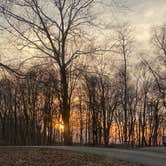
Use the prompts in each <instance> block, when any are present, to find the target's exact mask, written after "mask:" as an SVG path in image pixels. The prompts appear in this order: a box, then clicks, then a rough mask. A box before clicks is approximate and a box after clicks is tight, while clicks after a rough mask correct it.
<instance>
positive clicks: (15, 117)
mask: <svg viewBox="0 0 166 166" xmlns="http://www.w3.org/2000/svg"><path fill="white" fill-rule="evenodd" d="M95 4H96V1H95V0H49V1H47V2H43V1H41V0H15V1H13V0H2V1H1V2H0V16H1V17H2V18H3V21H4V23H3V24H2V25H0V27H1V31H3V33H7V34H8V35H9V36H12V39H13V40H14V42H15V44H16V43H17V42H18V43H17V44H16V46H17V51H19V52H21V53H23V52H24V50H25V51H26V50H27V49H29V50H31V51H29V52H28V57H24V60H23V61H22V62H21V63H19V64H18V66H17V69H16V68H13V67H12V65H13V64H12V62H10V64H4V63H3V62H0V144H3V145H56V144H65V145H70V144H72V143H75V144H81V145H106V146H108V145H110V144H127V145H132V146H135V145H136V146H152V145H160V144H162V136H164V135H166V97H165V93H166V69H165V67H166V25H165V24H163V25H161V26H155V27H153V28H152V31H151V40H150V41H149V46H150V47H151V49H152V50H151V52H148V51H146V50H144V51H143V52H142V51H139V50H140V48H138V47H139V45H138V44H137V41H136V40H135V38H134V28H133V27H132V25H130V24H128V23H124V24H121V25H120V24H119V25H117V26H115V27H114V29H113V30H112V31H113V37H111V39H110V41H108V42H107V43H106V44H105V43H104V44H103V43H100V42H97V43H96V42H95V39H94V36H95V35H94V34H93V33H100V31H97V30H96V31H95V29H99V27H98V26H97V25H96V24H97V22H96V20H95V19H96V18H95V17H94V15H93V14H94V11H93V6H95ZM101 5H102V4H101ZM88 30H89V31H90V32H88ZM91 31H92V32H91ZM94 31H95V32H94ZM89 33H92V36H91V35H90V34H89ZM100 35H101V34H100ZM110 36H111V35H110ZM11 54H12V53H11ZM29 54H30V55H29ZM152 54H153V55H152ZM25 56H26V55H25ZM133 61H134V63H132V62H133Z"/></svg>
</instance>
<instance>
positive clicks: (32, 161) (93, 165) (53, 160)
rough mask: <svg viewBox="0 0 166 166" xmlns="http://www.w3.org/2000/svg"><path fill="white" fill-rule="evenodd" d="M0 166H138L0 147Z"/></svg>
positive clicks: (94, 157) (61, 152)
mask: <svg viewBox="0 0 166 166" xmlns="http://www.w3.org/2000/svg"><path fill="white" fill-rule="evenodd" d="M0 166H138V165H136V164H132V163H128V162H126V161H120V160H115V159H111V158H107V157H104V156H99V155H93V154H89V153H78V152H72V151H65V150H57V149H45V148H44V149H43V148H14V147H0Z"/></svg>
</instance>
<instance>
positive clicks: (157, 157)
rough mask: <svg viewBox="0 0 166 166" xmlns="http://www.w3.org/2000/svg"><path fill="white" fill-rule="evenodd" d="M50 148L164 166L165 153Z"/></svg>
mask: <svg viewBox="0 0 166 166" xmlns="http://www.w3.org/2000/svg"><path fill="white" fill-rule="evenodd" d="M52 148H56V149H64V150H72V151H78V152H87V153H93V154H98V155H104V156H106V157H111V158H116V159H120V160H126V161H129V162H132V163H135V164H143V165H145V166H166V153H159V152H158V153H156V152H147V151H138V150H135V151H134V150H121V149H112V148H94V147H77V146H55V147H52Z"/></svg>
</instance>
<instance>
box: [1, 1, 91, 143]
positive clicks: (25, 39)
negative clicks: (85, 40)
mask: <svg viewBox="0 0 166 166" xmlns="http://www.w3.org/2000/svg"><path fill="white" fill-rule="evenodd" d="M93 2H94V0H48V1H42V0H15V1H13V0H3V1H1V3H0V14H1V16H3V18H4V19H5V23H4V25H3V28H4V29H6V30H7V31H8V32H9V33H12V34H13V35H14V36H17V37H18V36H19V39H21V44H22V47H21V48H25V47H28V48H32V49H35V50H37V52H39V51H40V52H41V53H42V54H44V55H46V56H48V57H50V58H52V59H53V61H54V62H55V64H57V66H58V68H59V76H60V83H61V88H60V91H61V100H62V110H61V114H62V119H63V122H64V144H70V143H71V138H70V127H69V119H70V99H69V94H68V92H69V82H68V75H69V68H70V67H71V65H72V63H73V61H74V60H75V59H76V58H77V57H78V56H79V55H81V54H84V53H85V54H87V52H85V50H83V49H82V47H81V46H79V44H78V43H79V42H78V41H80V40H81V39H80V35H81V33H82V30H81V27H82V26H85V25H87V24H88V23H90V21H91V17H90V15H89V13H90V7H91V6H92V4H93ZM71 46H72V49H71Z"/></svg>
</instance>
